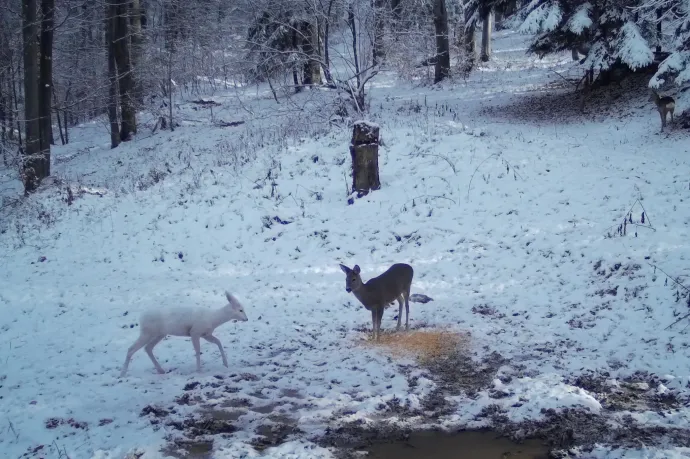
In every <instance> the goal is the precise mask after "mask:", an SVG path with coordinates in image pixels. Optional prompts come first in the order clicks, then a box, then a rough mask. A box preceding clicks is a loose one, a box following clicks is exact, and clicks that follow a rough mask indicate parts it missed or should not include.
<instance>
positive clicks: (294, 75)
mask: <svg viewBox="0 0 690 459" xmlns="http://www.w3.org/2000/svg"><path fill="white" fill-rule="evenodd" d="M292 49H293V50H295V51H298V50H299V40H298V38H297V24H293V27H292ZM292 82H293V83H294V84H295V94H297V93H298V92H300V91H302V86H300V84H299V76H298V71H297V66H296V65H295V64H293V66H292Z"/></svg>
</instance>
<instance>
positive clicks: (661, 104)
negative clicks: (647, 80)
mask: <svg viewBox="0 0 690 459" xmlns="http://www.w3.org/2000/svg"><path fill="white" fill-rule="evenodd" d="M649 101H650V102H654V104H655V105H656V109H657V110H658V111H659V116H660V117H661V132H664V128H665V127H666V114H667V113H670V114H671V122H672V123H673V111H674V110H675V109H676V101H675V100H674V99H673V97H671V96H664V97H659V94H658V93H657V92H656V91H655V90H653V89H652V90H651V94H650V95H649Z"/></svg>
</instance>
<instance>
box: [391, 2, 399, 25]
mask: <svg viewBox="0 0 690 459" xmlns="http://www.w3.org/2000/svg"><path fill="white" fill-rule="evenodd" d="M390 2H391V13H392V17H393V29H394V30H398V29H400V21H401V20H402V0H390Z"/></svg>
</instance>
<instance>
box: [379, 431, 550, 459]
mask: <svg viewBox="0 0 690 459" xmlns="http://www.w3.org/2000/svg"><path fill="white" fill-rule="evenodd" d="M367 450H368V451H369V455H368V456H367V458H369V459H419V458H424V459H427V458H428V459H506V458H510V459H547V458H548V448H547V447H546V446H544V445H542V444H541V442H540V441H539V440H526V441H525V442H523V443H521V444H517V443H513V442H512V441H510V440H508V439H507V438H500V437H498V435H497V434H495V433H494V432H489V431H464V432H458V433H455V434H449V433H445V432H435V431H424V432H413V433H412V434H410V437H409V438H408V439H407V440H400V441H395V442H392V443H379V444H375V445H373V446H371V447H369V448H368V449H367Z"/></svg>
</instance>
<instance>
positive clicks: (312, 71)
mask: <svg viewBox="0 0 690 459" xmlns="http://www.w3.org/2000/svg"><path fill="white" fill-rule="evenodd" d="M300 29H301V30H300V31H301V35H302V52H303V53H304V55H305V56H306V58H307V61H306V62H305V63H304V68H303V70H302V84H305V85H309V84H321V83H322V82H321V64H320V63H319V59H318V58H319V56H318V53H317V52H316V49H315V47H314V43H315V42H316V39H317V34H316V30H315V27H314V24H313V23H311V22H309V21H303V22H302V27H300Z"/></svg>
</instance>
